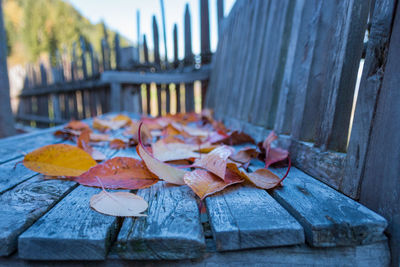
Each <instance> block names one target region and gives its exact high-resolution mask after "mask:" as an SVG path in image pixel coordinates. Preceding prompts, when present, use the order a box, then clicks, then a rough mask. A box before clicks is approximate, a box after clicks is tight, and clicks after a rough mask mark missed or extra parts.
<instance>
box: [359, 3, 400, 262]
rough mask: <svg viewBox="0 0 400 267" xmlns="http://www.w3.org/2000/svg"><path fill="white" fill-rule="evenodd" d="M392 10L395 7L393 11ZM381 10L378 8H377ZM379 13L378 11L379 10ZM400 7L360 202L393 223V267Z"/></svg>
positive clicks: (399, 169)
mask: <svg viewBox="0 0 400 267" xmlns="http://www.w3.org/2000/svg"><path fill="white" fill-rule="evenodd" d="M390 7H391V4H390V6H389V8H390ZM375 10H377V9H375ZM377 11H378V10H377ZM399 47H400V5H399V4H398V3H397V6H396V16H395V18H394V22H393V29H392V34H391V37H390V45H389V50H388V54H387V63H386V67H385V70H384V76H383V81H382V86H381V89H380V94H379V99H378V100H377V106H376V109H375V110H374V112H375V113H376V115H375V118H374V123H373V126H372V130H371V137H370V144H369V148H368V152H367V155H366V163H365V172H364V179H363V181H362V185H361V193H360V202H361V203H363V204H365V205H366V206H368V207H370V208H371V209H373V210H375V211H377V212H379V213H380V214H382V215H383V216H385V217H386V218H387V219H388V221H389V227H388V233H389V236H390V237H391V238H390V245H391V250H392V259H393V261H392V264H393V266H398V265H399V264H400V181H399V177H400V153H399V148H400V105H399V103H400V90H399V85H400V75H399V70H400V61H399V57H400V54H399V52H400V50H399Z"/></svg>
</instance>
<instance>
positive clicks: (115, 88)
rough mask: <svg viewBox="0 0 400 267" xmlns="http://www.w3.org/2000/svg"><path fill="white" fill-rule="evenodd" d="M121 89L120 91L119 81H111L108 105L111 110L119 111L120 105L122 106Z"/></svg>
mask: <svg viewBox="0 0 400 267" xmlns="http://www.w3.org/2000/svg"><path fill="white" fill-rule="evenodd" d="M121 91H122V87H121V83H118V82H113V83H111V98H110V106H111V111H113V112H118V111H121V106H122V98H121Z"/></svg>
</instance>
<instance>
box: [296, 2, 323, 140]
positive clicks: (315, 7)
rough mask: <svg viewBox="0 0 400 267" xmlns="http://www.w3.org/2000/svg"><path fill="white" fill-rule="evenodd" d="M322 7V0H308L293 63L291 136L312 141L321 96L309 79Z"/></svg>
mask: <svg viewBox="0 0 400 267" xmlns="http://www.w3.org/2000/svg"><path fill="white" fill-rule="evenodd" d="M321 8H322V2H321V1H317V0H313V1H306V4H305V7H304V12H303V18H302V22H301V26H300V35H299V36H300V38H299V40H298V47H297V52H296V57H295V65H294V68H295V72H294V81H295V83H294V84H293V86H295V88H297V89H296V90H297V92H296V96H295V98H296V101H295V103H294V107H293V121H292V137H293V138H294V139H297V140H305V141H310V140H312V139H313V138H314V129H315V128H314V124H315V117H314V116H315V114H317V113H318V110H315V109H316V106H315V103H316V102H317V101H318V100H319V98H317V99H316V97H315V96H314V95H315V94H318V93H319V92H318V91H317V90H314V91H312V90H311V89H310V82H311V79H312V77H311V67H312V62H313V58H314V50H315V46H316V38H317V32H318V26H319V18H320V14H321ZM314 89H315V88H314ZM315 91H317V92H315ZM307 108H308V110H307ZM312 109H314V110H312Z"/></svg>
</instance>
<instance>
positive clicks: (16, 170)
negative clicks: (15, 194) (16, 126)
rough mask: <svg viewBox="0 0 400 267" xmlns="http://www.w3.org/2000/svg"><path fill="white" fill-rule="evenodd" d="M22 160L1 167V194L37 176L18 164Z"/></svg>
mask: <svg viewBox="0 0 400 267" xmlns="http://www.w3.org/2000/svg"><path fill="white" fill-rule="evenodd" d="M20 160H21V158H18V159H16V160H12V161H9V162H6V163H4V164H1V165H0V173H1V176H0V194H2V193H3V192H5V191H7V190H8V189H10V188H12V187H14V186H16V185H18V184H20V183H22V182H23V181H25V180H27V179H29V178H31V177H33V176H35V175H36V172H34V171H31V170H29V169H28V168H25V166H24V165H22V164H17V163H18V162H19V161H20Z"/></svg>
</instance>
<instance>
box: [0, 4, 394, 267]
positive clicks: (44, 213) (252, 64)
mask: <svg viewBox="0 0 400 267" xmlns="http://www.w3.org/2000/svg"><path fill="white" fill-rule="evenodd" d="M373 7H374V8H373V9H370V6H369V4H368V3H367V1H365V2H364V1H350V0H345V1H337V2H333V1H324V2H322V1H317V0H315V1H314V0H309V1H305V0H300V1H262V0H259V1H245V0H238V1H237V2H236V3H235V5H234V7H233V9H232V11H231V13H230V15H229V17H228V18H227V19H225V20H224V22H223V25H222V28H221V35H220V41H219V44H218V49H217V52H216V54H215V55H214V58H213V63H212V67H211V74H210V77H209V81H208V84H209V86H208V88H207V94H206V98H205V99H204V98H203V100H205V101H204V103H203V104H204V105H205V106H206V107H209V108H213V109H214V110H215V115H216V117H217V118H219V119H222V120H223V121H224V122H225V123H226V124H227V125H228V126H229V127H230V128H232V129H238V130H243V131H245V132H247V133H249V134H251V135H252V136H253V138H254V139H255V140H257V141H262V140H263V139H264V138H265V137H266V136H267V134H268V133H269V132H270V130H275V131H276V132H278V133H279V134H280V137H281V138H280V142H279V145H280V146H282V147H285V148H287V149H288V150H289V151H290V153H291V157H292V159H293V161H294V164H295V167H294V168H293V169H292V171H291V172H290V174H289V176H288V178H287V179H286V180H285V182H284V187H282V188H279V189H276V190H273V191H271V192H267V191H265V190H261V189H256V188H251V187H243V186H232V187H231V188H229V190H227V191H224V192H223V193H219V194H215V195H212V196H210V197H208V198H206V200H205V205H206V209H207V215H204V214H200V213H199V211H198V199H196V198H195V196H194V195H193V193H191V191H190V190H188V188H187V187H186V186H182V187H171V186H168V185H166V184H163V183H159V184H157V185H156V186H153V187H151V188H149V189H142V190H139V192H138V194H139V195H141V196H143V197H144V198H145V199H146V200H148V202H149V203H150V206H149V210H148V213H149V214H152V215H153V216H148V217H146V218H139V219H125V220H122V219H121V218H114V217H107V216H103V215H100V214H97V213H95V212H94V211H92V210H90V208H89V206H88V200H89V198H90V196H91V195H92V194H93V193H95V192H98V191H99V190H98V189H94V188H88V187H84V186H80V185H77V184H75V183H73V182H69V181H60V180H43V179H42V177H41V175H37V174H35V173H33V172H31V171H29V170H27V169H25V168H24V167H22V166H17V168H16V170H14V171H13V170H12V167H13V166H14V165H15V163H16V162H17V161H19V160H21V158H22V156H21V154H20V153H19V150H22V151H24V152H28V151H31V150H33V149H35V148H37V147H40V146H42V145H44V144H49V143H55V142H60V140H58V139H55V138H54V137H53V136H52V131H53V129H51V128H50V129H47V130H43V131H41V132H38V133H33V134H30V135H26V136H19V137H12V138H8V139H4V140H1V141H0V162H1V165H0V168H1V169H3V170H4V171H3V173H4V174H3V176H2V177H1V178H0V192H1V194H0V211H1V216H2V220H1V223H0V254H1V255H2V256H3V257H2V258H1V260H0V263H4V264H12V263H15V264H17V263H18V264H21V265H29V264H35V263H37V264H43V265H46V264H49V265H50V264H54V262H53V261H57V264H60V265H62V264H64V265H72V264H75V265H77V266H78V265H82V262H79V261H80V260H85V261H87V262H85V264H93V265H94V264H99V263H95V262H94V261H96V260H106V261H104V262H102V263H101V264H103V265H110V266H113V265H116V264H119V265H125V264H126V265H128V264H133V265H135V264H137V265H141V264H143V263H149V264H160V265H177V266H187V265H199V266H205V265H218V266H219V265H226V266H231V265H234V266H235V265H277V266H278V265H323V266H337V265H340V266H341V265H345V266H351V265H355V266H388V265H389V264H393V265H394V266H395V264H398V257H399V253H398V241H399V238H398V234H397V233H398V232H397V231H398V226H396V223H397V224H398V222H399V219H400V218H399V216H397V215H396V211H397V212H398V200H399V197H398V195H395V196H389V194H387V193H386V192H389V190H390V188H391V187H390V186H392V190H393V189H394V190H397V191H396V192H399V191H400V190H399V185H398V184H399V183H398V182H397V184H396V183H395V182H394V181H395V179H394V177H397V176H398V174H396V169H395V168H389V167H388V166H389V164H390V163H392V164H393V162H394V160H395V159H397V160H398V157H397V156H394V158H393V159H391V160H388V159H386V158H385V154H384V152H385V151H388V152H392V153H393V154H396V155H397V154H398V153H396V149H397V148H398V147H399V146H396V145H399V144H398V140H397V139H396V140H391V142H388V143H387V144H382V141H381V139H382V138H385V137H386V138H389V137H391V136H396V135H389V133H390V132H391V131H396V130H397V131H398V130H399V129H398V127H399V126H398V125H400V123H397V124H396V123H393V124H390V125H387V124H385V123H387V120H388V118H389V117H390V118H391V119H392V120H394V122H399V117H400V115H399V116H397V117H395V118H393V117H392V116H390V115H389V114H390V112H393V114H394V115H398V110H399V109H398V108H396V105H395V104H396V103H399V102H398V101H399V100H400V97H399V96H398V94H391V93H389V92H390V91H389V89H390V86H392V85H393V84H396V83H395V82H397V84H399V82H400V81H399V80H398V79H399V78H398V77H397V76H398V75H397V76H396V75H395V73H396V72H395V71H396V68H397V70H398V67H399V66H398V64H399V63H397V61H396V60H395V58H396V53H398V52H395V51H396V50H395V48H394V47H396V45H397V46H398V45H399V39H400V38H399V37H400V34H399V33H400V28H399V27H400V20H399V18H398V16H397V18H396V19H395V20H394V22H393V23H392V19H393V18H394V17H395V13H396V10H395V8H396V5H395V2H394V1H389V0H386V1H385V0H376V1H375V2H374V5H373ZM399 8H400V6H398V5H397V9H399ZM371 10H373V12H372V11H371ZM397 14H400V13H399V12H397ZM368 17H369V21H370V24H371V30H370V35H369V41H368V46H367V48H366V57H365V63H364V71H363V75H362V77H361V85H360V87H359V88H360V89H359V93H358V99H357V108H356V110H355V116H354V122H353V124H352V134H351V137H350V141H348V136H349V125H350V117H351V110H352V106H353V95H354V88H355V83H356V78H357V72H358V68H359V62H360V58H361V52H362V47H363V38H364V32H365V28H366V25H367V19H368ZM392 27H393V30H392ZM396 30H397V31H396ZM387 58H388V59H387ZM386 62H387V63H386ZM207 72H208V70H207ZM397 72H398V71H397ZM201 73H202V74H201V75H203V72H201ZM107 75H108V76H107ZM113 75H114V74H113ZM118 75H119V74H118ZM118 75H114V78H113V79H114V80H112V82H110V83H111V84H113V86H111V87H110V90H111V91H110V92H112V93H111V94H112V95H113V97H111V99H113V100H115V99H117V101H119V102H120V101H122V100H123V97H122V96H121V93H120V92H121V90H124V89H121V88H123V87H124V86H126V85H127V84H128V85H129V84H133V85H134V86H137V87H138V88H139V86H140V84H141V83H143V80H140V79H142V78H143V76H140V75H139V76H135V75H127V74H126V73H125V74H123V75H125V76H124V78H123V79H122V78H121V77H122V76H118ZM160 75H161V76H162V77H161V76H160V77H158V78H157V80H156V81H155V82H157V81H158V82H157V84H165V83H178V82H179V81H177V80H174V79H172V78H171V80H168V79H169V78H168V76H169V75H170V74H160ZM190 75H192V77H193V74H188V75H187V76H188V77H189V78H187V80H184V79H183V78H182V79H183V80H184V81H185V82H190V83H191V82H193V78H190V77H191V76H190ZM195 75H198V74H195ZM201 75H200V76H201ZM117 76H118V77H117ZM200 76H198V77H197V76H196V77H197V79H200V78H199V77H200ZM105 77H108V78H107V79H111V77H112V74H106V73H104V75H103V79H106V78H105ZM138 77H139V78H140V79H139V78H138ZM117 78H118V79H119V80H118V81H117V80H116V79H117ZM175 78H176V77H175ZM135 79H138V80H135ZM146 79H147V78H146ZM148 79H149V80H148V81H147V80H146V82H150V80H151V78H148ZM153 79H156V78H154V77H153ZM185 79H186V78H185ZM203 79H204V81H205V82H204V84H207V77H203V76H201V80H203ZM190 88H191V89H192V88H193V87H190ZM71 90H72V89H71ZM157 90H161V88H157ZM135 92H136V93H138V92H140V90H136V91H135ZM191 93H193V92H191ZM44 94H45V93H44ZM137 95H138V94H137ZM189 95H190V94H189ZM378 95H379V98H378ZM131 101H132V102H131V104H134V106H137V107H141V105H140V103H141V100H140V98H139V97H137V98H135V100H134V101H137V102H136V103H133V100H131ZM382 101H384V102H382ZM396 101H397V102H396ZM193 102H194V101H193ZM159 105H161V103H159ZM138 111H139V112H140V111H142V112H143V110H140V109H139V110H138ZM146 111H147V112H149V109H146ZM167 111H168V110H167ZM375 112H376V115H375ZM396 112H397V113H396ZM132 116H137V115H132ZM378 126H379V128H377V127H378ZM113 134H114V135H115V136H118V135H119V134H120V132H118V131H116V132H114V133H113ZM397 136H398V135H397ZM394 139H395V138H394ZM382 145H384V148H385V150H384V151H382V149H379V146H382ZM103 152H104V153H105V154H106V155H107V156H108V157H114V156H131V157H137V155H136V153H135V152H134V151H133V150H123V151H118V152H115V151H110V150H108V149H104V151H103ZM377 157H378V158H377ZM386 160H387V162H386ZM257 164H260V163H259V162H252V165H251V167H250V168H253V169H254V168H256V167H257ZM378 164H382V166H384V167H385V169H384V171H377V169H379V165H378ZM394 166H398V164H397V165H394ZM276 171H277V172H281V171H282V170H280V169H277V170H276ZM383 174H385V175H388V176H390V175H391V176H392V177H393V178H392V177H389V178H387V180H385V181H381V182H379V183H378V182H377V177H380V176H379V175H383ZM385 178H386V177H385ZM375 187H376V188H377V189H379V191H378V192H377V191H374V188H375ZM342 193H344V194H346V195H347V196H345V195H344V194H342ZM378 196H379V197H378ZM374 197H375V198H374ZM352 198H353V199H355V200H359V199H360V200H361V202H363V203H365V204H367V205H368V206H369V207H371V208H373V209H374V210H376V211H379V213H382V215H384V216H385V217H386V218H388V219H389V226H390V228H389V233H390V234H391V236H390V237H391V238H390V239H389V241H390V245H391V246H390V248H391V250H392V262H391V255H390V250H389V242H388V239H387V237H386V236H385V235H384V233H383V232H384V231H385V229H386V227H387V226H388V221H387V220H386V219H385V218H383V217H382V216H380V215H378V214H376V213H375V212H373V211H371V210H369V209H368V208H366V207H364V206H363V205H362V204H360V203H359V202H357V201H355V200H353V199H352ZM374 199H376V203H374V202H373V201H374ZM396 201H397V202H396ZM390 205H392V206H390ZM397 214H398V213H397ZM396 216H397V217H396ZM396 227H397V228H396ZM13 253H14V254H13ZM31 260H34V261H31ZM77 260H79V261H77ZM143 260H144V261H145V262H143ZM159 260H167V261H162V262H161V261H159Z"/></svg>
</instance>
